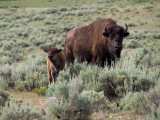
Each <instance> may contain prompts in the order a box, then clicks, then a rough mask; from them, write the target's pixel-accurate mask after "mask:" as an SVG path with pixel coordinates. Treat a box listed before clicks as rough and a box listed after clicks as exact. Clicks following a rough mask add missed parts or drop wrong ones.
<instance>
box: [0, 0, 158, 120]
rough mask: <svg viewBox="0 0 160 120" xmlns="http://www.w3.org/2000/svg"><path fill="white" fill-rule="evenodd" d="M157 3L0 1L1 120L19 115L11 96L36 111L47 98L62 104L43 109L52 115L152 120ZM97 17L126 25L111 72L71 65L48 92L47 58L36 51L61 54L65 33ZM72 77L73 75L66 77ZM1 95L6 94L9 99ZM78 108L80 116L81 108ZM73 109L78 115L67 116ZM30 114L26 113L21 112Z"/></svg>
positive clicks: (123, 0) (146, 0) (139, 0)
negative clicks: (56, 49) (126, 32)
mask: <svg viewBox="0 0 160 120" xmlns="http://www.w3.org/2000/svg"><path fill="white" fill-rule="evenodd" d="M159 4H160V1H158V0H152V2H151V1H149V0H82V1H77V0H52V1H46V0H41V1H40V0H21V1H16V0H15V1H0V56H1V58H0V90H1V91H0V113H1V117H2V119H4V120H5V119H6V120H8V119H10V118H9V116H10V115H11V114H12V113H13V112H12V110H13V111H16V110H17V112H18V113H19V115H21V114H23V113H22V112H20V111H18V108H17V109H16V110H15V109H12V108H14V107H13V106H18V105H19V102H20V101H19V100H17V98H21V99H22V100H23V103H25V102H28V101H31V102H32V105H33V106H35V107H37V105H39V106H41V104H42V101H43V100H44V96H46V97H49V98H50V97H55V99H56V100H59V99H61V100H62V99H63V100H62V101H59V102H60V105H59V103H56V102H54V103H56V104H52V105H50V106H51V107H50V108H49V112H50V114H52V115H51V116H52V117H53V116H54V117H58V116H61V118H63V119H78V118H79V117H81V118H84V119H89V118H91V119H94V118H96V119H122V120H123V119H128V120H129V119H142V118H145V117H146V118H147V119H152V120H155V119H157V120H158V119H159V117H160V116H159V112H160V107H159V103H160V101H159V100H160V99H159V97H160V91H159V87H160V84H159V83H160V54H159V52H160V12H159V11H160V6H159ZM102 18H113V19H114V20H116V21H117V23H118V24H119V25H121V26H123V27H124V26H125V23H127V24H128V26H129V32H130V35H129V37H127V38H125V39H124V41H123V50H122V58H121V60H119V61H118V62H117V64H116V67H111V68H110V69H109V68H108V67H107V66H105V67H104V68H99V67H98V66H89V65H87V64H86V63H83V64H78V63H76V62H75V64H74V65H71V67H70V68H65V70H64V71H62V72H60V75H59V77H58V80H57V81H58V82H57V83H56V84H55V85H52V86H51V87H50V88H49V89H47V88H48V76H47V69H46V58H47V57H46V56H47V55H46V53H44V52H43V49H46V48H49V47H51V46H57V47H59V48H62V49H64V42H65V36H66V34H67V32H68V31H69V30H71V29H73V28H75V27H78V26H82V25H88V24H90V23H92V22H93V21H96V20H99V19H102ZM71 73H72V74H73V76H74V77H71ZM113 86H114V87H113ZM4 90H6V91H10V99H11V100H9V99H8V98H9V94H8V92H5V91H4ZM79 90H80V91H79ZM13 91H14V92H13ZM65 91H68V92H65ZM21 92H22V93H21ZM23 92H24V93H23ZM26 92H29V93H26ZM34 92H35V93H38V95H39V96H40V97H36V98H34V97H31V98H28V97H29V96H30V94H32V93H33V95H31V96H34V94H35V93H34ZM24 94H25V95H26V97H24ZM28 94H29V95H28ZM41 96H43V97H41ZM75 96H76V97H75ZM35 99H37V100H38V99H39V100H38V101H39V104H36V103H35ZM15 101H16V102H15ZM7 102H10V104H11V105H10V107H8V106H5V103H7ZM74 102H75V104H72V103H74ZM80 103H82V104H80ZM117 104H118V106H117ZM21 106H22V107H21V108H22V110H26V109H27V108H28V109H30V106H29V105H26V104H21ZM84 106H85V107H84ZM1 108H2V109H1ZM15 108H16V107H15ZM37 108H38V109H39V107H37ZM82 108H83V110H84V111H85V112H84V111H81V109H82ZM8 109H10V112H8V114H6V113H5V110H8ZM75 111H79V113H74V114H73V113H72V112H75ZM124 111H125V112H124ZM30 112H31V113H33V114H34V115H35V116H37V117H36V118H37V119H42V118H43V119H51V118H49V117H51V116H50V115H49V116H47V115H45V116H43V115H41V114H40V113H39V112H38V111H30ZM30 112H26V115H27V114H29V113H30ZM66 113H67V114H66ZM153 113H154V114H153ZM123 115H124V116H123ZM13 116H14V115H13ZM69 116H70V118H69ZM15 117H18V116H15ZM32 117H33V116H31V118H30V119H33V118H32ZM52 119H53V118H52Z"/></svg>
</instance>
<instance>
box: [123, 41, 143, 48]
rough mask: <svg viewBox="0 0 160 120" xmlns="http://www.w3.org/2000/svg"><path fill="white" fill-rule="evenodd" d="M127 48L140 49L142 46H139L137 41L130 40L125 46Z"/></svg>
mask: <svg viewBox="0 0 160 120" xmlns="http://www.w3.org/2000/svg"><path fill="white" fill-rule="evenodd" d="M125 47H126V48H139V47H141V45H140V44H139V42H138V41H137V40H129V41H128V42H127V43H126V44H125Z"/></svg>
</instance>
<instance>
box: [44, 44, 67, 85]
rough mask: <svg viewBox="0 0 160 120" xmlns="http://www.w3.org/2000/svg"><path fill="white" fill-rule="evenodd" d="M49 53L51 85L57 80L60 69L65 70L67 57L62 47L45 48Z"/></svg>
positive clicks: (48, 64) (48, 63)
mask: <svg viewBox="0 0 160 120" xmlns="http://www.w3.org/2000/svg"><path fill="white" fill-rule="evenodd" d="M44 51H45V52H46V53H48V57H47V70H48V77H49V86H50V84H51V82H53V81H54V82H56V77H57V76H58V74H59V71H60V70H63V69H64V67H65V58H64V54H63V53H62V50H61V49H58V48H56V47H52V48H49V49H48V50H44Z"/></svg>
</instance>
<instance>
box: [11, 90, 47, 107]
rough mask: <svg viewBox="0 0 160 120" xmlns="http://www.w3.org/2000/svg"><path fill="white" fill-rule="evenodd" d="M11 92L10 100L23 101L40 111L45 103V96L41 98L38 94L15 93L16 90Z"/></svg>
mask: <svg viewBox="0 0 160 120" xmlns="http://www.w3.org/2000/svg"><path fill="white" fill-rule="evenodd" d="M9 92H10V98H16V99H21V100H22V101H23V102H27V103H31V104H32V105H33V106H35V107H36V108H37V109H40V108H41V105H42V104H43V102H44V101H45V97H44V96H39V95H38V94H36V93H31V92H18V91H14V90H11V91H9Z"/></svg>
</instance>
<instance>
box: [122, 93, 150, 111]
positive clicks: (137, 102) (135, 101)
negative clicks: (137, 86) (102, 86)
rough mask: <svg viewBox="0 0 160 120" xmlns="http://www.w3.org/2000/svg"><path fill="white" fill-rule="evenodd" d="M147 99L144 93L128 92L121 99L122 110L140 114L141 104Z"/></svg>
mask: <svg viewBox="0 0 160 120" xmlns="http://www.w3.org/2000/svg"><path fill="white" fill-rule="evenodd" d="M146 99H147V97H146V93H144V92H135V93H132V92H129V93H127V94H126V95H125V96H124V97H123V98H122V99H121V105H122V108H123V109H124V110H134V111H135V112H136V113H140V112H141V110H142V108H143V106H142V103H143V101H145V100H146Z"/></svg>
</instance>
